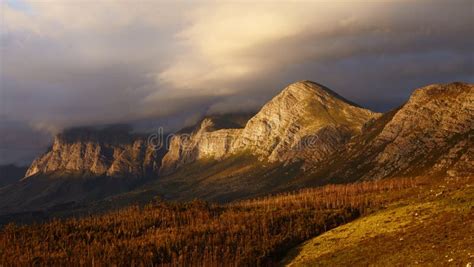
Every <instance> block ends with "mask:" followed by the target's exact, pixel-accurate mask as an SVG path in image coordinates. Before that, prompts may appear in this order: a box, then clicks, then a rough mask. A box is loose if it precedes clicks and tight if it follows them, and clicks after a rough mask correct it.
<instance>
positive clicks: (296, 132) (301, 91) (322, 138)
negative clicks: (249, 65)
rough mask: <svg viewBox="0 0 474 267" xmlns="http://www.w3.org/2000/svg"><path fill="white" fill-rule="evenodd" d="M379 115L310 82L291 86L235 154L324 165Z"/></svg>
mask: <svg viewBox="0 0 474 267" xmlns="http://www.w3.org/2000/svg"><path fill="white" fill-rule="evenodd" d="M378 116H379V114H377V113H374V112H371V111H370V110H367V109H363V108H360V107H358V106H356V105H355V104H352V103H350V102H349V101H347V100H345V99H344V98H342V97H341V96H339V95H337V94H336V93H334V92H332V91H331V90H329V89H328V88H326V87H324V86H322V85H319V84H317V83H314V82H310V81H302V82H297V83H294V84H291V85H289V86H288V87H287V88H285V89H284V90H283V91H282V92H281V93H280V94H279V95H277V96H276V97H275V98H273V99H272V100H271V101H270V102H268V103H267V104H266V105H265V106H263V108H262V109H261V110H260V112H259V113H257V115H255V116H254V117H253V118H252V119H250V121H249V122H248V123H247V125H246V126H245V128H244V130H243V131H242V134H241V135H239V138H238V140H237V141H236V143H235V144H234V151H238V150H242V149H245V150H249V151H252V153H254V154H256V155H258V156H259V157H260V158H261V159H266V160H268V161H271V162H275V161H280V162H282V161H287V160H292V159H294V158H300V159H306V160H316V161H317V160H321V159H322V158H324V157H325V156H327V155H329V154H331V153H332V152H334V151H335V150H336V149H337V148H338V147H339V146H340V145H343V144H344V143H345V142H346V141H347V140H349V139H350V138H351V137H352V136H353V135H356V134H359V133H360V131H361V129H362V127H363V125H364V124H365V123H366V122H367V121H369V120H371V119H373V118H376V117H378Z"/></svg>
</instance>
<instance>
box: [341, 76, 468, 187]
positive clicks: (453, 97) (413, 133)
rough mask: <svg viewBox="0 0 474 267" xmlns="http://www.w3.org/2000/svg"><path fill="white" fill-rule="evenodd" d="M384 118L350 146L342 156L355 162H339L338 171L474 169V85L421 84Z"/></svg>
mask: <svg viewBox="0 0 474 267" xmlns="http://www.w3.org/2000/svg"><path fill="white" fill-rule="evenodd" d="M384 117H385V118H381V120H385V121H380V122H375V123H374V125H375V126H373V127H372V129H368V130H367V131H366V132H365V133H364V134H363V135H362V136H361V137H359V138H357V139H355V140H354V142H353V143H352V144H349V145H348V147H347V148H346V149H345V151H344V152H343V153H342V154H341V155H342V157H343V158H344V160H345V161H346V162H348V163H349V164H352V167H350V166H343V167H340V166H339V167H338V168H337V169H340V170H338V171H336V174H335V175H334V176H339V177H354V178H357V177H359V178H362V179H378V178H383V177H389V176H396V175H412V174H413V175H415V174H420V173H423V174H436V173H440V174H446V173H448V174H449V173H451V174H455V173H456V172H462V173H471V174H472V173H473V172H474V153H473V152H474V151H473V149H474V148H473V145H472V144H473V141H474V86H473V85H472V84H466V83H451V84H443V85H441V84H438V85H430V86H427V87H423V88H420V89H417V90H416V91H415V92H414V93H413V94H412V96H411V97H410V99H409V101H408V102H407V103H406V104H405V105H403V106H402V107H401V108H400V109H398V110H396V111H393V112H392V113H391V114H386V115H384ZM340 161H341V162H342V161H343V159H340ZM335 169H336V168H335ZM341 170H342V171H341Z"/></svg>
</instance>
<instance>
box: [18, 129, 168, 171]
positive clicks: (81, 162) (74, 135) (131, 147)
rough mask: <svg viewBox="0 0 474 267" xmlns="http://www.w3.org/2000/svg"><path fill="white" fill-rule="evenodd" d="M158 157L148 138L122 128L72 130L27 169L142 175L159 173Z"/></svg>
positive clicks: (57, 139)
mask: <svg viewBox="0 0 474 267" xmlns="http://www.w3.org/2000/svg"><path fill="white" fill-rule="evenodd" d="M158 168H159V160H158V159H157V158H156V153H155V149H154V147H152V146H151V145H148V144H147V142H146V138H144V137H136V136H132V135H130V134H128V133H127V132H124V131H122V130H117V129H114V130H110V129H108V130H104V131H98V130H95V129H72V130H68V131H66V132H64V133H62V134H59V135H57V136H56V137H55V138H54V142H53V145H52V146H51V148H50V150H49V151H48V152H46V153H45V154H44V155H42V156H40V157H39V158H37V159H36V160H35V161H34V162H33V163H32V164H31V166H30V168H29V169H28V171H27V172H26V177H28V176H32V175H35V174H51V173H54V172H57V171H60V172H67V173H72V174H78V175H91V176H111V177H115V176H117V177H130V178H143V177H145V176H147V175H150V174H152V173H153V172H157V169H158Z"/></svg>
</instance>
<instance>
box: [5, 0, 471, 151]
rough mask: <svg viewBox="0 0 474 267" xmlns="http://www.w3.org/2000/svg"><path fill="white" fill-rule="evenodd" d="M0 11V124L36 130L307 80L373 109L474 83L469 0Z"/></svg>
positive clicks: (169, 111) (57, 6)
mask: <svg viewBox="0 0 474 267" xmlns="http://www.w3.org/2000/svg"><path fill="white" fill-rule="evenodd" d="M0 5H1V12H2V22H1V24H2V27H1V28H0V29H1V30H0V36H1V42H0V49H1V51H0V52H1V59H0V63H1V64H0V67H1V76H0V80H1V91H0V97H1V100H0V104H1V107H0V116H1V119H2V120H5V121H14V122H17V123H19V124H21V125H29V126H28V127H30V128H31V129H33V130H32V131H33V132H34V131H41V132H44V131H47V132H50V133H55V132H57V131H60V130H61V129H63V128H65V127H70V126H77V125H85V124H105V123H120V122H135V123H138V122H140V123H141V125H148V124H150V123H144V122H145V121H151V122H154V123H151V125H156V123H163V124H166V125H173V127H174V128H176V127H179V125H182V124H183V123H185V122H186V121H187V122H189V121H191V120H196V114H205V113H225V112H236V111H247V110H255V109H257V108H258V107H259V106H261V105H262V104H263V103H265V102H266V101H268V100H269V99H270V98H271V97H272V96H274V95H275V94H276V93H277V92H278V91H279V90H281V89H282V88H283V87H284V86H285V85H287V84H288V83H290V82H294V81H296V80H302V79H310V80H315V81H317V82H319V83H322V84H325V85H327V86H328V87H330V88H332V89H334V90H335V91H337V92H338V93H340V94H341V95H344V96H345V97H346V98H348V99H351V100H354V101H355V102H357V103H359V104H362V105H365V106H368V107H370V108H373V109H376V110H378V111H385V110H388V109H390V108H393V107H395V106H397V105H399V104H401V103H403V101H404V100H406V99H407V97H408V95H409V93H410V92H411V90H412V89H414V88H415V87H419V86H423V85H426V84H429V83H437V82H449V81H453V80H464V81H471V82H472V81H474V77H473V74H472V73H474V72H473V70H474V66H473V64H474V63H473V61H474V60H473V58H474V53H473V50H472V47H474V40H473V39H472V38H469V37H470V36H472V35H473V34H474V25H473V21H472V19H471V16H472V2H471V1H450V2H449V3H447V2H445V1H428V0H422V1H416V2H414V1H383V2H382V1H380V2H377V1H373V2H371V1H349V2H348V1H341V2H339V1H335V2H328V1H313V2H310V1H287V2H284V1H279V2H273V1H271V2H270V1H262V2H259V3H254V2H245V1H242V2H222V1H218V2H215V1H209V2H204V1H203V2H193V3H192V4H189V3H187V2H167V1H158V2H149V1H145V2H139V3H133V4H132V3H131V2H126V1H125V2H120V1H119V2H116V1H101V2H100V3H92V2H88V1H64V2H39V1H18V0H17V1H3V2H1V4H0ZM454 18H455V19H454ZM189 118H191V119H189ZM8 125H11V124H8ZM22 127H23V126H22ZM11 128H12V129H13V128H15V129H16V128H18V127H11ZM12 131H13V130H12ZM23 132H25V131H23ZM6 142H7V141H5V140H3V141H2V140H0V146H2V143H3V144H5V143H6ZM8 142H11V140H10V141H8Z"/></svg>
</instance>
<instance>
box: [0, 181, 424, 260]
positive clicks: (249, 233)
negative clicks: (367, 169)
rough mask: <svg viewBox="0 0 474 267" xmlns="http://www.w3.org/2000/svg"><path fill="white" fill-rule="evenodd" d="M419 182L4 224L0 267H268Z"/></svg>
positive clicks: (152, 205)
mask: <svg viewBox="0 0 474 267" xmlns="http://www.w3.org/2000/svg"><path fill="white" fill-rule="evenodd" d="M419 183H420V181H419V180H415V179H391V180H381V181H373V182H360V183H355V184H350V185H328V186H325V187H321V188H314V189H304V190H301V191H298V192H293V193H284V194H279V195H275V196H269V197H265V198H260V199H255V200H246V201H240V202H234V203H230V204H227V205H218V204H212V203H207V202H202V201H193V202H189V203H169V202H163V201H155V202H153V203H150V204H149V205H147V206H145V207H143V208H140V207H138V206H131V207H129V208H125V209H122V210H119V211H115V212H110V213H107V214H104V215H98V216H89V217H85V218H71V219H67V220H63V221H60V220H53V221H51V222H48V223H44V224H38V225H29V226H28V225H27V226H20V225H13V224H9V225H7V226H5V227H4V228H3V229H2V230H1V231H0V266H3V265H5V266H10V265H16V264H19V265H31V264H38V265H70V264H74V265H78V264H81V265H84V264H85V265H94V264H100V265H110V264H116V265H171V266H176V265H192V266H194V265H206V266H217V265H219V266H221V265H230V266H242V265H271V264H272V263H275V262H276V261H277V260H279V259H280V258H281V256H283V255H284V253H285V252H286V251H287V250H288V249H289V248H291V247H293V246H295V245H296V244H298V243H300V242H302V241H304V240H307V239H308V238H310V237H313V236H316V235H318V234H320V233H322V232H324V231H326V230H328V229H330V228H333V227H336V226H338V225H340V224H342V223H344V222H346V221H349V220H352V219H354V218H356V217H358V216H360V215H361V214H363V213H366V212H368V211H370V210H372V209H377V208H380V207H382V206H383V205H384V204H385V203H387V202H388V201H391V200H393V199H396V198H400V197H401V196H402V193H403V191H404V190H403V189H406V188H412V187H415V186H417V185H418V184H419Z"/></svg>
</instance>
